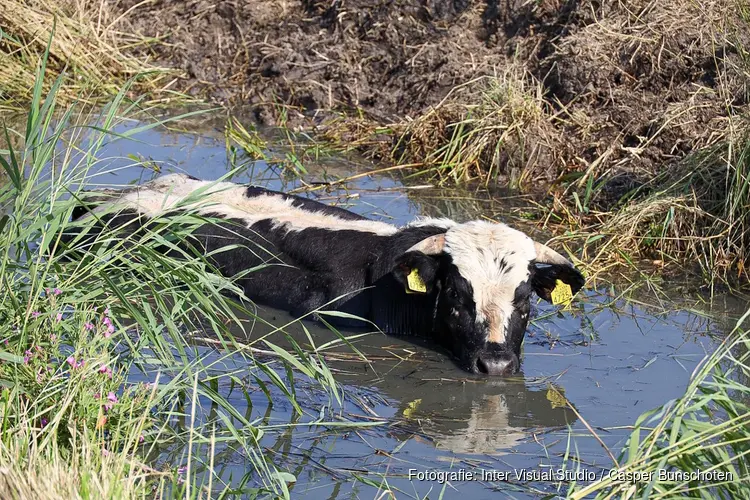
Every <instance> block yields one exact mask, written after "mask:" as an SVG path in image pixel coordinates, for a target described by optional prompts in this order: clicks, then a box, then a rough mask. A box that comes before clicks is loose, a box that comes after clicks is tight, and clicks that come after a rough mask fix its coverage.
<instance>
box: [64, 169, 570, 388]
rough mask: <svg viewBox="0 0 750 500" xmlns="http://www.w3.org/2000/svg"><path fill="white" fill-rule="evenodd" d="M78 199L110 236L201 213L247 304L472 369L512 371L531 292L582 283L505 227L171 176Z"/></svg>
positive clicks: (204, 234)
mask: <svg viewBox="0 0 750 500" xmlns="http://www.w3.org/2000/svg"><path fill="white" fill-rule="evenodd" d="M87 199H89V200H90V201H91V202H92V203H91V204H90V205H88V208H86V209H82V210H79V211H78V213H76V214H74V217H78V218H85V217H91V216H92V214H96V213H97V212H99V213H100V214H101V216H100V217H99V218H100V220H101V221H103V222H105V223H106V224H108V225H109V226H111V227H119V228H120V229H123V228H125V227H126V226H127V227H130V228H132V227H134V226H138V227H140V226H142V225H143V224H145V223H146V222H147V221H148V220H149V219H151V218H154V217H157V216H161V215H164V214H168V213H173V212H176V211H181V210H189V211H191V212H193V213H198V214H201V215H204V216H207V217H211V218H212V220H215V221H216V222H212V223H210V224H204V225H202V226H200V227H199V228H198V229H197V230H196V231H194V232H193V239H194V242H195V243H197V244H198V245H199V248H200V249H201V251H204V252H205V253H206V254H209V253H210V254H211V255H212V257H211V259H212V261H213V263H214V264H215V265H216V267H217V268H218V269H219V270H220V271H221V273H222V274H224V275H226V276H229V277H234V276H237V275H242V277H241V278H239V283H240V284H241V286H242V287H243V289H244V291H245V294H246V295H247V297H249V298H250V299H252V300H253V301H255V302H257V303H261V304H266V305H269V306H273V307H277V308H280V309H285V310H287V311H289V312H291V313H292V314H295V315H302V314H307V313H309V312H311V311H314V310H316V309H321V310H338V311H343V312H347V313H350V314H353V315H356V316H359V317H361V318H365V319H367V320H370V321H372V322H373V323H375V324H376V325H377V326H378V327H379V328H380V329H382V330H383V331H384V332H385V333H389V334H397V335H417V336H422V337H427V338H429V339H431V340H434V341H435V342H437V343H439V344H441V345H442V346H444V347H445V348H447V349H449V350H450V351H451V352H452V353H453V354H454V355H455V357H456V358H457V359H458V363H459V364H460V366H461V367H462V368H464V369H465V370H468V371H469V372H472V373H483V374H488V375H505V374H511V373H514V372H515V371H517V370H518V368H519V357H520V351H521V344H522V341H523V337H524V332H525V330H526V326H527V322H528V320H529V308H530V304H529V300H530V297H531V293H532V292H536V293H537V295H539V296H540V297H542V298H544V299H546V300H550V293H551V291H552V290H553V289H554V288H555V284H556V281H557V280H561V281H562V282H564V283H567V284H568V285H570V287H571V288H572V291H573V293H575V292H577V291H578V290H579V289H580V288H581V287H582V286H583V284H584V279H583V277H582V275H581V274H580V273H579V272H578V271H577V270H576V269H575V268H574V267H573V265H572V264H571V263H570V262H569V261H568V260H567V259H565V258H564V257H562V256H561V255H560V254H558V253H557V252H555V251H554V250H551V249H550V248H548V247H546V246H544V245H542V244H540V243H537V242H535V241H533V240H532V239H531V238H529V237H528V236H526V235H525V234H523V233H521V232H520V231H517V230H515V229H513V228H511V227H508V226H507V225H505V224H499V223H492V222H487V221H472V222H466V223H461V224H459V223H456V222H454V221H451V220H448V219H430V218H423V219H419V220H417V221H415V222H412V223H411V224H408V225H406V226H403V227H397V226H394V225H391V224H387V223H384V222H379V221H374V220H370V219H367V218H365V217H362V216H360V215H357V214H354V213H352V212H349V211H348V210H344V209H341V208H337V207H331V206H327V205H324V204H321V203H318V202H315V201H312V200H309V199H306V198H302V197H297V196H292V195H287V194H284V193H280V192H276V191H270V190H267V189H263V188H259V187H254V186H243V185H238V184H233V183H228V182H208V181H201V180H198V179H195V178H193V177H190V176H186V175H182V174H173V175H167V176H164V177H160V178H158V179H156V180H154V181H151V182H148V183H146V184H143V185H141V186H137V187H131V188H126V189H123V190H118V191H112V190H109V191H107V190H104V191H97V192H93V193H92V194H91V196H90V197H87ZM113 207H114V210H113ZM228 245H232V248H231V250H227V251H223V252H222V251H219V250H220V249H221V248H223V247H226V246H228ZM264 264H266V266H263V265H264ZM258 266H260V268H259V269H257V270H254V271H253V272H250V273H247V272H246V271H247V270H248V269H251V268H255V267H258ZM342 296H346V297H344V298H340V297H342ZM337 298H339V299H338V300H335V299H337Z"/></svg>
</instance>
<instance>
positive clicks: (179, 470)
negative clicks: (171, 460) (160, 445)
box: [177, 465, 187, 476]
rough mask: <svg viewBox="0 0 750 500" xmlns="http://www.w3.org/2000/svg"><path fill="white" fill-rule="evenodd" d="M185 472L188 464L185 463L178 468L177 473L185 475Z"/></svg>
mask: <svg viewBox="0 0 750 500" xmlns="http://www.w3.org/2000/svg"><path fill="white" fill-rule="evenodd" d="M185 472H187V465H183V466H182V467H178V468H177V474H179V475H180V476H184V475H185Z"/></svg>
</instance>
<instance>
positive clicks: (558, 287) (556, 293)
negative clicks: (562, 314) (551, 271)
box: [551, 280, 573, 305]
mask: <svg viewBox="0 0 750 500" xmlns="http://www.w3.org/2000/svg"><path fill="white" fill-rule="evenodd" d="M551 295H552V303H553V304H555V305H558V304H569V303H570V301H571V300H572V299H573V290H572V289H571V288H570V285H568V284H567V283H563V282H562V281H560V280H557V282H556V284H555V289H554V290H552V294H551Z"/></svg>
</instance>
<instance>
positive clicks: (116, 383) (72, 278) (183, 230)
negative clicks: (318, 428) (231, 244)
mask: <svg viewBox="0 0 750 500" xmlns="http://www.w3.org/2000/svg"><path fill="white" fill-rule="evenodd" d="M47 62H48V57H47V55H45V56H44V57H43V58H42V59H41V64H40V67H39V71H38V73H37V77H36V80H35V83H34V86H33V89H32V94H31V100H30V105H29V108H28V111H27V119H26V122H25V124H24V126H23V127H19V128H18V129H10V128H5V129H4V130H3V131H2V133H3V137H4V142H5V144H4V145H3V146H2V148H3V149H0V165H1V166H2V172H3V174H4V176H5V177H0V214H2V215H0V280H1V282H0V341H1V342H2V343H1V344H0V385H1V386H2V392H0V426H1V431H0V496H2V497H3V498H24V497H27V496H29V495H35V494H38V495H39V496H40V497H49V498H60V497H64V498H73V497H81V498H134V497H147V496H148V497H153V496H154V495H155V496H157V497H180V498H182V497H187V498H203V497H208V496H214V495H216V494H220V493H221V492H222V491H223V492H224V493H227V492H229V491H230V490H231V488H233V487H236V485H235V486H230V485H224V484H223V483H222V482H221V480H220V478H219V477H218V476H217V474H216V473H215V470H214V466H215V464H214V463H213V458H210V459H207V457H213V455H214V453H213V450H214V449H215V447H216V446H217V445H218V444H221V445H223V446H231V447H232V448H233V449H235V450H241V451H242V452H243V454H244V455H245V456H246V457H247V458H248V460H250V462H251V463H252V467H253V471H252V472H253V474H252V479H253V481H252V483H251V484H250V485H248V486H246V487H243V492H244V493H245V494H247V495H251V496H252V495H254V494H262V493H264V492H265V493H267V494H270V495H271V496H274V497H289V488H288V485H289V484H290V482H293V481H294V477H293V476H291V475H290V474H288V473H287V472H285V471H283V470H280V469H279V468H278V467H277V466H276V465H274V463H273V462H272V459H271V458H270V457H268V456H266V455H265V454H264V451H263V449H262V448H261V445H260V442H261V439H262V437H263V436H264V434H265V433H266V432H268V431H271V430H273V431H278V429H279V428H283V427H284V424H281V425H275V426H271V427H269V426H268V425H267V423H266V422H265V421H263V420H261V419H250V417H249V416H248V415H244V414H242V413H240V412H239V411H238V410H237V409H235V408H234V407H233V405H232V404H231V403H230V401H229V400H228V399H227V398H226V396H225V395H223V394H222V393H221V392H220V391H218V390H217V387H218V382H219V381H220V380H224V381H228V382H229V381H230V382H232V383H234V384H236V386H237V387H244V385H245V384H246V383H250V384H253V385H255V386H257V387H260V388H262V389H263V392H264V393H265V394H266V395H267V397H268V403H269V404H273V403H274V402H278V401H279V398H280V399H283V400H285V401H286V402H288V403H289V404H290V405H291V407H292V408H293V410H294V411H295V412H296V413H298V414H302V413H303V412H304V410H303V409H302V408H301V407H300V405H299V404H298V402H297V394H296V390H295V386H296V383H297V382H298V381H297V377H299V375H295V373H296V374H299V373H301V374H304V375H306V376H307V377H308V378H309V379H310V380H312V381H313V382H314V383H315V384H317V387H319V388H321V389H323V390H324V391H327V392H328V394H329V396H330V398H331V400H332V401H338V402H339V403H340V402H341V399H340V398H341V395H340V391H339V388H338V386H337V385H336V383H335V380H334V378H333V376H332V374H331V371H330V370H329V369H328V368H327V366H326V364H325V362H324V360H323V358H322V357H321V356H320V355H319V354H318V353H317V352H316V351H315V350H313V351H312V352H306V351H303V349H302V348H300V346H299V345H298V344H297V343H296V342H295V341H294V340H293V339H291V338H287V339H286V343H287V344H289V345H291V346H292V347H291V350H290V351H286V350H284V349H281V348H279V347H277V346H276V345H275V344H274V343H273V338H272V337H269V335H265V336H262V337H257V336H256V337H254V338H252V340H251V341H250V342H249V345H245V344H243V345H240V344H239V343H237V342H235V340H234V337H233V336H232V333H231V331H232V329H234V331H243V332H244V334H243V338H245V337H248V338H249V337H250V333H251V331H250V330H251V329H250V328H249V326H248V325H250V324H251V321H252V320H255V321H262V320H260V318H255V317H254V316H253V314H252V312H251V311H249V310H248V308H247V305H248V304H249V301H247V299H246V298H244V295H243V292H242V290H241V288H239V287H238V286H237V285H236V284H235V283H234V280H233V279H230V278H225V277H222V276H221V275H219V274H218V273H216V272H214V270H213V269H212V267H211V266H210V264H209V263H208V262H207V260H206V258H205V256H202V255H200V254H199V253H197V252H191V251H190V248H189V247H187V248H186V247H185V246H184V245H181V244H182V243H185V242H186V241H187V238H188V236H189V234H190V230H191V229H192V228H194V227H196V226H197V225H199V224H202V223H205V222H207V221H206V220H205V219H203V218H201V217H199V216H198V215H197V214H195V213H191V212H184V213H181V214H179V215H174V216H165V217H162V218H160V219H158V220H157V221H156V222H157V224H156V226H155V227H154V228H153V229H151V230H149V231H147V232H146V233H145V234H139V235H137V236H132V237H129V238H121V237H119V236H118V235H114V234H111V233H108V232H102V233H101V234H98V235H97V236H96V245H94V247H93V248H92V249H90V250H89V251H87V252H86V253H83V254H80V253H78V252H76V251H75V249H73V248H68V247H66V246H64V245H63V244H62V240H61V234H62V233H63V232H64V231H71V230H72V231H74V232H80V233H81V234H86V232H87V231H89V230H90V229H91V222H92V221H93V218H89V219H88V222H71V221H70V216H71V212H72V210H73V208H74V207H75V206H76V205H77V203H78V200H79V199H80V198H81V197H82V196H84V194H83V191H82V190H83V188H84V186H86V185H89V184H92V183H96V180H97V179H96V176H95V174H94V168H95V167H98V166H100V165H99V162H100V161H101V159H100V158H99V156H100V152H101V149H102V147H103V145H104V144H105V143H106V142H111V141H113V140H117V139H119V138H127V137H131V136H133V135H135V134H138V133H139V132H143V131H145V130H148V129H150V128H153V127H157V126H162V125H164V124H165V123H166V122H167V121H168V120H167V121H156V122H151V123H147V124H145V125H140V126H136V127H131V128H128V129H126V130H127V131H126V132H122V133H116V132H114V131H113V130H114V129H115V128H116V127H117V126H118V125H120V124H122V123H123V122H124V120H125V119H126V118H127V116H128V115H129V114H133V113H134V112H136V111H137V110H138V109H139V106H140V103H138V102H131V101H129V100H128V99H127V98H126V97H125V96H126V95H127V93H128V92H129V91H130V88H131V87H130V86H128V85H126V86H125V87H123V88H122V89H121V90H120V92H119V93H117V95H116V96H115V98H114V100H113V101H112V102H111V103H110V104H108V105H107V106H106V107H104V108H103V109H102V110H101V111H99V112H98V113H97V114H95V115H92V114H90V113H89V112H87V111H86V109H87V108H85V107H84V106H82V105H81V104H78V105H75V104H72V105H69V106H66V107H64V108H62V109H60V108H59V107H58V98H59V96H60V94H59V93H58V92H59V91H60V89H61V88H62V87H63V86H64V84H65V80H64V77H58V78H57V79H56V80H55V81H54V82H52V84H51V85H50V86H49V92H45V88H46V83H45V80H44V78H43V75H45V74H46V65H47ZM185 116H188V115H183V117H185ZM179 118H180V117H175V118H173V119H171V120H176V119H179ZM231 173H232V172H229V173H228V174H227V176H229V175H230V174H231ZM74 243H75V241H74ZM164 246H167V247H168V248H171V249H173V250H175V251H176V252H177V253H178V255H179V256H180V258H174V257H167V256H165V255H164V253H163V251H161V248H162V247H164ZM228 294H233V295H235V296H238V297H239V298H240V300H239V301H235V300H233V299H230V298H229V295H228ZM243 318H245V319H244V320H243ZM283 328H284V327H279V328H276V329H274V331H273V332H272V333H275V334H277V335H284V332H283ZM187 331H200V332H207V333H205V334H204V336H211V337H213V338H214V339H216V340H217V341H218V343H219V345H220V347H221V348H222V350H221V351H220V354H219V355H218V358H215V359H213V361H206V360H204V359H202V358H201V357H200V356H199V355H198V354H197V351H196V348H195V347H194V346H193V345H191V343H190V342H189V340H188V339H187V338H186V335H185V332H187ZM245 342H246V344H248V341H247V340H245ZM257 343H262V344H260V345H262V346H263V348H264V350H266V351H270V352H275V353H276V355H275V359H274V360H272V361H269V360H268V359H267V358H264V359H257V358H255V357H254V355H253V350H252V347H253V345H256V344H257ZM313 347H314V345H313ZM230 356H231V357H232V359H233V360H235V363H237V362H239V365H238V367H237V368H236V369H233V370H230V371H228V372H218V373H217V365H218V364H220V363H221V362H222V361H224V360H228V359H229V358H230ZM238 359H239V361H237V360H238ZM292 368H294V369H296V372H295V371H292ZM138 373H142V374H143V375H142V376H144V377H145V378H146V379H147V380H150V382H152V384H142V383H140V384H139V383H134V382H130V381H129V380H128V378H126V375H133V374H138ZM248 380H249V382H247V381H248ZM199 398H202V399H204V400H207V401H210V404H211V411H210V412H209V411H207V410H204V409H203V408H202V407H201V406H199V405H198V399H199ZM248 403H249V400H248ZM175 421H180V422H182V424H181V425H175V424H174V422H175ZM326 423H327V422H326V421H325V419H324V417H323V416H319V415H318V414H317V413H316V414H315V415H314V416H313V419H312V423H311V425H316V424H318V425H324V424H326ZM330 425H331V426H333V427H342V426H352V427H356V426H358V425H359V424H357V423H356V422H351V423H349V422H343V423H342V422H340V421H338V422H332V423H330ZM362 425H370V424H362ZM165 447H170V448H175V447H177V448H178V449H183V450H185V453H184V454H183V456H182V458H181V460H180V461H179V462H175V463H164V462H159V463H156V462H154V461H153V460H154V456H155V455H156V456H158V455H159V450H162V449H164V448H165Z"/></svg>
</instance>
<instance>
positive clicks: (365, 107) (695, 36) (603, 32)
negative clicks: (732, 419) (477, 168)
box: [115, 0, 750, 185]
mask: <svg viewBox="0 0 750 500" xmlns="http://www.w3.org/2000/svg"><path fill="white" fill-rule="evenodd" d="M115 8H116V9H117V10H118V11H120V12H123V13H125V12H127V13H128V14H127V16H126V18H125V22H126V23H128V24H129V26H127V28H128V29H130V30H132V31H134V32H137V33H139V34H144V35H148V36H152V37H156V38H158V39H159V40H161V42H162V43H157V44H154V45H151V46H150V47H149V48H148V49H140V50H148V51H150V52H151V55H152V57H153V58H154V59H155V61H156V62H157V63H159V64H162V65H169V66H171V67H174V68H178V69H180V70H182V71H183V72H184V78H183V79H182V80H181V85H182V89H183V90H186V91H187V92H189V93H191V94H196V95H201V96H204V97H208V98H211V99H214V100H216V101H220V102H222V103H228V104H232V105H238V104H243V105H244V104H249V105H253V106H255V107H256V109H257V118H258V120H259V121H261V122H263V123H265V124H274V123H278V121H279V118H280V117H281V116H283V117H285V119H290V120H291V123H292V124H296V123H300V124H303V125H311V124H320V123H321V122H323V121H324V120H325V119H326V118H327V117H330V116H331V112H332V111H336V112H341V111H346V110H358V112H359V113H360V114H361V115H362V116H365V117H366V118H367V120H369V121H371V122H373V123H376V124H386V123H398V122H403V121H404V120H409V119H414V118H418V117H419V116H421V115H422V114H424V113H425V112H426V111H427V110H429V109H430V107H431V106H435V105H437V104H438V103H440V102H441V101H442V100H443V99H444V98H445V97H446V96H447V95H448V93H449V91H450V90H451V89H452V88H454V87H456V86H457V85H460V84H465V83H466V82H469V81H471V80H473V79H476V78H477V77H479V76H482V75H492V74H494V73H495V72H496V71H497V69H498V68H503V67H507V66H508V65H510V64H521V65H522V66H523V67H524V68H525V71H527V73H528V74H529V75H530V77H531V78H533V79H535V80H537V81H540V82H541V84H542V86H543V89H544V92H543V99H544V101H545V103H544V104H545V107H546V109H549V110H550V111H549V113H550V117H551V118H550V119H551V120H552V121H553V122H554V126H555V129H556V131H557V134H558V136H559V139H561V141H560V142H561V143H564V144H565V148H564V149H563V150H561V151H560V154H559V158H556V159H555V161H553V162H550V165H549V166H548V167H545V168H552V167H554V169H555V170H556V172H553V175H552V178H554V176H555V175H556V174H557V173H560V172H564V171H570V170H585V169H586V168H587V167H588V166H589V165H590V164H591V163H592V162H594V161H596V160H597V159H598V158H601V157H603V160H606V162H605V163H606V165H607V168H611V169H614V170H618V171H623V172H627V173H628V176H629V177H628V179H630V180H629V181H628V183H626V184H627V185H631V184H632V182H636V181H633V179H636V180H637V178H638V177H639V176H641V175H643V176H648V175H653V173H654V172H655V171H657V170H658V169H660V168H662V167H664V166H665V165H668V164H669V163H670V162H672V161H673V160H674V159H675V158H680V157H683V156H684V155H686V154H688V153H689V152H691V151H694V150H696V149H699V148H702V147H705V146H707V145H710V144H711V143H713V142H715V141H716V140H717V139H718V138H719V137H721V135H722V133H723V131H724V130H725V128H726V126H727V121H728V118H729V117H730V116H732V115H738V114H740V113H742V112H746V111H747V110H748V102H749V101H750V99H749V98H748V96H749V95H750V91H749V90H748V84H747V81H748V70H747V65H745V63H744V62H743V59H745V60H746V59H747V53H746V52H744V51H743V46H744V47H750V34H749V33H750V29H748V26H747V24H746V22H745V21H743V20H742V19H741V18H740V10H739V9H737V4H736V0H697V1H690V0H664V1H661V2H654V1H652V0H648V1H644V0H633V1H629V0H620V1H618V2H601V1H598V0H597V1H594V0H538V1H532V2H529V1H526V0H484V1H480V0H252V1H240V0H236V1H224V0H210V1H209V0H190V1H176V0H155V1H153V2H150V3H146V4H142V5H141V2H140V0H123V1H120V2H117V3H116V4H115ZM130 9H132V10H130ZM288 106H292V107H293V108H289V107H288ZM283 110H285V111H286V112H282V111H283ZM541 158H544V161H549V158H547V157H546V156H541ZM631 181H632V182H631Z"/></svg>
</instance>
